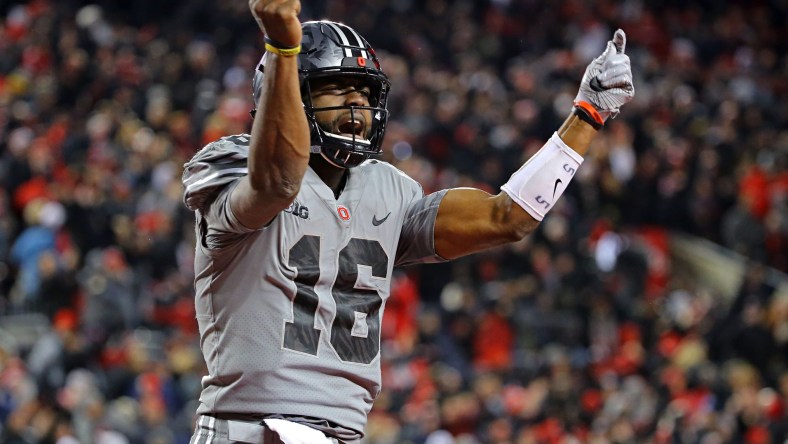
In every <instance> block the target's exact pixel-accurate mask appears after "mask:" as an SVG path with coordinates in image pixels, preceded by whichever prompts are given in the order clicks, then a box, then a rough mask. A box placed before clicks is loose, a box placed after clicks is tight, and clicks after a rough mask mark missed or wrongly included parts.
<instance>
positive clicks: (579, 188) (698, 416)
mask: <svg viewBox="0 0 788 444" xmlns="http://www.w3.org/2000/svg"><path fill="white" fill-rule="evenodd" d="M246 3H247V2H245V1H223V2H214V1H208V0H191V1H178V0H158V1H152V0H137V1H131V2H122V3H121V2H113V1H97V2H95V3H93V4H88V3H87V2H83V1H76V0H57V1H55V0H31V1H26V2H14V1H10V2H9V1H6V2H0V185H2V188H1V189H0V296H2V297H1V298H0V313H1V314H2V317H0V329H2V331H3V332H4V333H3V334H2V335H0V423H1V424H2V426H0V429H2V431H1V432H0V433H1V435H0V438H1V439H0V440H2V442H5V443H59V444H70V443H73V442H83V443H90V442H96V443H113V444H114V443H119V444H122V443H132V444H137V443H139V444H142V443H146V444H147V443H150V444H154V443H155V444H167V443H186V442H188V439H189V436H190V433H191V429H192V421H193V415H194V411H195V408H196V398H197V396H198V395H199V389H200V377H201V375H202V374H204V373H205V371H206V370H205V368H204V364H203V361H202V357H201V354H200V350H199V343H198V337H197V333H196V323H195V321H194V310H193V307H192V304H193V291H192V276H193V270H192V258H193V242H194V239H193V237H194V235H193V217H192V215H191V214H189V213H188V212H187V210H186V209H185V208H184V206H183V204H182V203H181V193H182V186H181V183H180V173H181V167H182V165H183V163H184V162H185V161H186V160H188V159H189V158H190V156H191V155H192V154H193V153H195V152H196V151H197V150H198V149H199V148H200V147H201V146H203V145H204V144H205V143H207V142H210V141H212V140H214V139H216V138H218V137H220V136H223V135H229V134H239V133H243V132H246V131H247V128H248V126H249V124H250V118H249V115H248V111H249V109H250V108H251V94H250V82H251V75H252V74H253V69H254V67H255V64H256V63H257V61H258V59H259V57H260V55H261V48H262V39H261V37H260V35H259V32H258V31H257V29H256V25H255V23H254V21H253V19H252V18H251V16H250V14H249V12H248V9H247V4H246ZM302 3H303V6H304V10H303V14H302V18H304V19H307V18H320V17H328V18H331V19H334V20H339V21H343V22H345V23H347V24H349V25H351V26H353V27H355V28H356V29H357V30H358V31H359V32H360V33H361V34H362V35H365V36H366V37H367V39H368V40H369V41H370V42H371V43H372V44H373V46H375V48H376V49H377V50H378V53H379V55H380V58H381V61H382V63H383V67H384V69H385V70H386V72H387V73H388V75H389V76H390V79H391V81H392V85H393V96H392V98H391V99H390V101H389V104H390V105H389V109H390V110H391V111H392V116H393V121H391V123H390V127H389V132H388V135H387V138H386V147H385V152H386V160H388V161H390V162H392V163H394V164H395V165H397V166H398V167H399V168H401V169H403V170H404V171H406V172H407V173H408V174H410V175H411V176H412V177H414V178H415V179H417V180H418V181H419V182H421V183H422V184H423V185H424V187H425V190H426V191H428V192H429V191H433V190H437V189H441V188H445V187H455V186H476V187H480V188H483V189H486V190H489V191H491V192H495V190H496V189H497V186H499V185H500V184H501V183H503V182H504V181H505V180H506V178H507V177H508V176H509V174H511V172H512V171H513V170H514V169H516V168H517V167H518V166H519V165H520V164H521V163H522V162H523V160H524V159H526V158H527V157H528V156H530V155H531V154H533V153H534V152H535V150H537V149H538V148H539V147H540V146H541V145H542V143H543V141H544V140H546V139H547V138H548V137H549V135H550V133H551V132H552V131H553V130H554V129H556V128H557V127H558V126H559V125H560V122H561V121H562V120H563V119H564V117H565V116H566V115H567V113H568V111H569V109H570V106H571V100H572V98H573V97H574V95H575V92H576V90H577V87H578V84H579V80H580V78H581V76H582V70H583V69H584V67H585V66H586V64H587V63H588V61H589V60H590V59H591V58H593V57H594V56H596V55H597V54H598V53H599V51H600V50H601V49H602V48H603V46H604V43H605V41H606V40H607V39H608V38H609V36H610V35H611V34H612V30H614V29H615V28H616V27H621V28H623V29H625V30H626V32H627V35H628V37H629V45H628V48H627V53H628V54H629V55H630V57H631V59H632V66H633V72H634V74H635V88H636V97H635V100H634V102H633V103H632V104H630V105H629V106H627V107H626V108H625V109H624V110H623V113H622V115H621V116H620V117H619V118H617V119H615V120H613V121H612V122H611V123H610V124H609V125H608V127H607V128H605V129H604V130H603V131H602V132H601V134H600V136H599V137H598V140H597V141H596V142H595V143H594V146H593V147H592V150H591V153H592V154H590V155H589V156H588V157H587V159H586V161H585V164H584V166H583V168H582V169H581V170H580V172H579V175H578V177H577V179H576V180H575V183H574V184H573V185H572V187H570V189H569V190H568V191H567V193H566V194H565V195H564V196H565V197H564V199H563V200H562V203H561V204H560V205H559V206H558V207H556V208H555V209H554V210H553V211H552V212H551V215H550V217H549V218H547V219H546V221H545V222H544V223H543V224H542V226H541V227H540V229H539V231H538V232H537V233H536V234H535V235H533V236H532V237H530V238H529V239H527V240H525V241H522V242H520V243H518V244H516V245H514V246H512V247H510V248H504V249H497V250H494V251H490V252H488V253H485V254H480V255H476V256H473V257H470V258H465V259H462V260H458V261H455V262H452V263H449V264H441V265H433V266H424V267H413V268H407V269H402V270H400V271H399V272H398V274H397V277H396V278H395V280H394V292H393V294H394V296H393V298H392V299H391V300H390V301H389V303H388V309H387V314H386V316H387V317H386V319H385V321H384V340H385V342H384V345H383V347H382V353H383V376H384V391H383V393H382V394H381V396H380V398H379V399H378V401H377V403H376V405H375V408H374V409H373V411H372V413H371V416H370V422H369V427H368V430H367V432H368V438H367V440H366V442H368V443H379V444H388V443H429V444H443V443H451V442H459V443H499V444H502V443H516V444H529V443H538V444H542V443H546V444H558V443H566V444H569V443H579V442H591V443H608V442H610V443H646V442H651V443H703V444H714V443H748V444H767V443H773V444H778V443H785V442H788V301H786V299H785V298H778V297H775V296H774V293H775V292H774V290H775V288H774V285H773V284H771V283H769V282H768V281H767V280H765V278H764V276H765V271H764V270H766V268H765V267H771V268H773V269H777V270H781V271H783V272H784V271H788V253H786V251H788V169H787V168H786V166H788V107H787V106H786V105H785V104H786V103H788V57H786V49H787V47H788V28H786V26H785V18H786V17H788V5H787V4H786V2H785V1H780V0H759V1H749V2H744V1H733V2H717V1H711V0H705V1H688V2H686V1H664V2H649V1H645V0H639V1H638V0H635V1H628V2H615V1H609V0H598V1H593V2H585V1H580V0H560V1H555V2H537V1H530V0H487V1H483V0H475V1H472V0H457V1H449V0H425V1H420V0H393V1H387V2H383V1H369V2H362V1H350V0H345V1H340V0H332V1H328V2H318V1H304V2H302ZM674 230H675V231H681V232H686V233H691V234H694V235H697V236H700V237H703V238H707V239H709V240H711V241H714V242H717V243H719V244H721V245H724V246H726V247H728V248H729V249H731V250H732V251H734V252H736V253H739V254H741V255H743V256H745V257H747V258H749V260H751V262H750V265H749V268H748V273H747V276H746V278H745V279H744V281H743V282H742V284H741V286H740V289H739V291H738V293H737V294H736V295H735V297H734V298H733V300H732V301H731V302H730V303H725V300H724V298H723V297H722V296H721V295H720V294H718V293H716V292H715V291H714V290H711V289H709V288H706V287H704V286H702V285H700V284H699V283H698V282H696V281H695V280H693V279H687V278H686V277H685V276H682V275H681V273H679V272H678V270H674V269H671V268H670V264H669V260H668V259H667V257H668V251H667V247H666V238H667V236H668V233H670V232H671V231H674ZM644 245H645V246H646V248H645V249H644ZM644 251H648V254H644ZM38 327H40V328H38Z"/></svg>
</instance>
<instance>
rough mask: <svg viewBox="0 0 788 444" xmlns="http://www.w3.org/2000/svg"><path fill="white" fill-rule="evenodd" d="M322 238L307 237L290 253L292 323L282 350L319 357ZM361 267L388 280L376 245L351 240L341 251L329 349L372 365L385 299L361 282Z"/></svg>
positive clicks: (383, 254)
mask: <svg viewBox="0 0 788 444" xmlns="http://www.w3.org/2000/svg"><path fill="white" fill-rule="evenodd" d="M319 260H320V237H318V236H310V235H306V236H304V237H302V238H301V239H299V240H298V242H296V244H295V245H293V248H291V249H290V261H289V262H288V265H290V266H291V267H293V268H295V269H296V270H298V279H297V280H296V295H295V298H294V299H293V320H292V321H286V323H285V338H284V346H285V348H287V349H290V350H295V351H299V352H303V353H308V354H310V355H317V345H318V341H319V339H320V330H318V329H316V328H315V316H316V315H317V309H318V305H319V297H318V295H317V293H316V292H315V284H317V280H318V279H319V277H320V265H319ZM359 266H364V270H369V272H370V273H371V276H372V277H376V278H382V279H385V278H386V274H387V269H388V256H387V255H386V252H385V251H383V247H382V246H381V245H380V243H379V242H378V241H373V240H368V239H357V238H353V239H350V242H348V244H347V245H346V246H345V248H343V249H342V251H340V252H339V271H338V273H337V278H336V281H335V282H334V285H333V287H332V288H331V296H332V297H333V298H334V303H335V304H336V315H335V316H334V322H333V323H332V324H331V336H330V338H331V345H332V347H333V348H334V350H335V351H336V353H337V355H338V356H339V359H341V360H343V361H346V362H357V363H361V364H369V363H370V362H372V360H373V359H375V357H376V356H377V355H378V351H379V350H380V317H379V314H380V307H381V305H383V298H381V297H380V294H378V292H377V290H376V289H375V288H374V287H369V286H364V285H363V284H357V283H356V281H357V280H358V275H359Z"/></svg>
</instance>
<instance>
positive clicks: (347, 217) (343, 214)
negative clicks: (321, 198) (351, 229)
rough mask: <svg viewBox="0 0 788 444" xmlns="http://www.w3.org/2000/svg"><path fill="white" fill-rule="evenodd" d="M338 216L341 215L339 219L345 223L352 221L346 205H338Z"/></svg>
mask: <svg viewBox="0 0 788 444" xmlns="http://www.w3.org/2000/svg"><path fill="white" fill-rule="evenodd" d="M337 214H339V218H340V219H342V220H344V221H349V220H350V210H348V209H347V207H346V206H344V205H337Z"/></svg>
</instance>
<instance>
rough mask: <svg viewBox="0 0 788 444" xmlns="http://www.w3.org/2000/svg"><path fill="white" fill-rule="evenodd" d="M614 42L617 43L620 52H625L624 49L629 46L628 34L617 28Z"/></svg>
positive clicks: (617, 49) (617, 50)
mask: <svg viewBox="0 0 788 444" xmlns="http://www.w3.org/2000/svg"><path fill="white" fill-rule="evenodd" d="M613 44H614V45H616V52H617V53H618V54H623V53H624V50H625V49H626V48H627V35H626V33H624V31H623V30H622V29H620V28H619V29H617V30H616V33H615V34H613Z"/></svg>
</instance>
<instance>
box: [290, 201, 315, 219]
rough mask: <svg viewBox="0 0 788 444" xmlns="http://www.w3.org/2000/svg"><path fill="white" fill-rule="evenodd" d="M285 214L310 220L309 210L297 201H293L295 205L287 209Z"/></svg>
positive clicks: (292, 204)
mask: <svg viewBox="0 0 788 444" xmlns="http://www.w3.org/2000/svg"><path fill="white" fill-rule="evenodd" d="M285 213H290V214H293V215H296V216H298V217H300V218H301V219H309V208H307V207H305V206H303V205H301V204H300V203H298V202H297V201H293V203H291V204H290V206H289V207H287V208H286V209H285Z"/></svg>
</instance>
